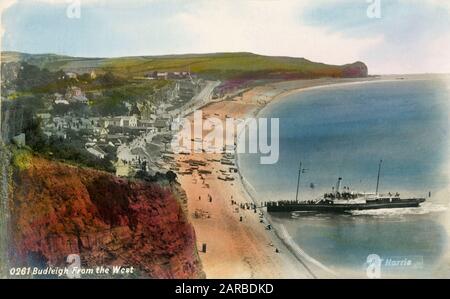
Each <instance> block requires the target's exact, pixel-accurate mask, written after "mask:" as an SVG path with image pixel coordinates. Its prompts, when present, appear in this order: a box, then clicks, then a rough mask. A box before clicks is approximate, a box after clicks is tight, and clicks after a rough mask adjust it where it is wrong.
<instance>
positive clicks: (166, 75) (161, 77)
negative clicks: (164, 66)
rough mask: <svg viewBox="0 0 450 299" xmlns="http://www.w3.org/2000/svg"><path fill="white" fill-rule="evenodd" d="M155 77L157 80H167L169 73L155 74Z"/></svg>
mask: <svg viewBox="0 0 450 299" xmlns="http://www.w3.org/2000/svg"><path fill="white" fill-rule="evenodd" d="M156 77H157V78H158V79H167V78H168V77H169V73H167V72H157V73H156Z"/></svg>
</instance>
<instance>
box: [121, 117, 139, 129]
mask: <svg viewBox="0 0 450 299" xmlns="http://www.w3.org/2000/svg"><path fill="white" fill-rule="evenodd" d="M120 126H121V127H137V126H138V119H137V117H136V115H133V116H123V117H121V119H120Z"/></svg>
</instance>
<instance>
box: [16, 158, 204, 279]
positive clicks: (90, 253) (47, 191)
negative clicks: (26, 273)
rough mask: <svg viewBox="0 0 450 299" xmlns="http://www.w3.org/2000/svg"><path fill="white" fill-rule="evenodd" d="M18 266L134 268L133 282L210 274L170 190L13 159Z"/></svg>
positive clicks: (48, 163) (40, 161)
mask: <svg viewBox="0 0 450 299" xmlns="http://www.w3.org/2000/svg"><path fill="white" fill-rule="evenodd" d="M13 161H14V168H15V171H14V172H15V174H14V186H13V198H12V201H11V203H12V207H11V217H12V219H11V230H12V240H11V244H12V245H11V246H12V250H11V257H10V261H11V264H12V265H24V266H25V265H27V266H33V265H40V266H43V265H50V266H64V265H66V263H65V262H66V257H67V256H68V255H69V254H79V255H80V256H81V263H82V266H84V267H96V266H101V265H104V266H112V265H117V266H133V267H134V268H135V269H137V273H135V274H134V277H136V276H137V277H151V278H198V277H203V276H204V274H203V272H202V269H201V264H200V260H199V258H198V255H197V250H196V243H195V233H194V230H193V227H192V226H191V225H190V224H189V223H188V221H187V218H186V217H185V215H184V213H183V211H182V208H181V205H180V203H179V202H178V201H177V199H176V198H175V196H174V193H173V192H172V191H171V190H170V188H169V189H168V188H163V187H161V186H160V185H158V184H156V183H147V182H141V181H128V180H125V179H120V178H117V177H114V176H112V175H110V174H107V173H104V172H101V171H96V170H91V169H84V168H77V167H73V166H68V165H65V164H62V163H58V162H51V161H48V160H45V159H43V158H40V157H35V156H31V154H29V153H27V152H21V153H19V154H16V155H15V157H14V159H13Z"/></svg>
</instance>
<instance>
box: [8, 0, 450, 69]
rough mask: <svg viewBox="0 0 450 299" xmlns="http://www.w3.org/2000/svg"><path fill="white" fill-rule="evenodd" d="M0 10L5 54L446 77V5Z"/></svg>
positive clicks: (30, 6) (249, 2)
mask: <svg viewBox="0 0 450 299" xmlns="http://www.w3.org/2000/svg"><path fill="white" fill-rule="evenodd" d="M378 8H379V10H378ZM0 10H1V11H2V13H1V28H0V29H1V48H2V50H4V51H20V52H26V53H56V54H65V55H71V56H82V57H118V56H137V55H162V54H181V53H209V52H242V51H245V52H253V53H258V54H264V55H276V56H293V57H305V58H307V59H309V60H312V61H318V62H324V63H330V64H345V63H351V62H354V61H363V62H365V63H366V64H367V65H368V67H369V72H370V73H371V74H393V73H395V74H400V73H450V0H296V1H294V0H127V1H119V0H108V1H106V0H0ZM368 12H369V13H368ZM378 12H379V13H378Z"/></svg>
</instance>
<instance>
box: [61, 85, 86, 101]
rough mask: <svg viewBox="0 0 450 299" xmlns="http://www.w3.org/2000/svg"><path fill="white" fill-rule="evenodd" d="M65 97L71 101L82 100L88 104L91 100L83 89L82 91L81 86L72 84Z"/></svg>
mask: <svg viewBox="0 0 450 299" xmlns="http://www.w3.org/2000/svg"><path fill="white" fill-rule="evenodd" d="M65 98H66V100H68V101H69V102H80V103H84V104H87V103H88V102H89V100H88V99H87V98H86V96H85V95H84V93H83V91H81V88H79V87H76V86H71V87H68V88H67V90H66V95H65Z"/></svg>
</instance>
